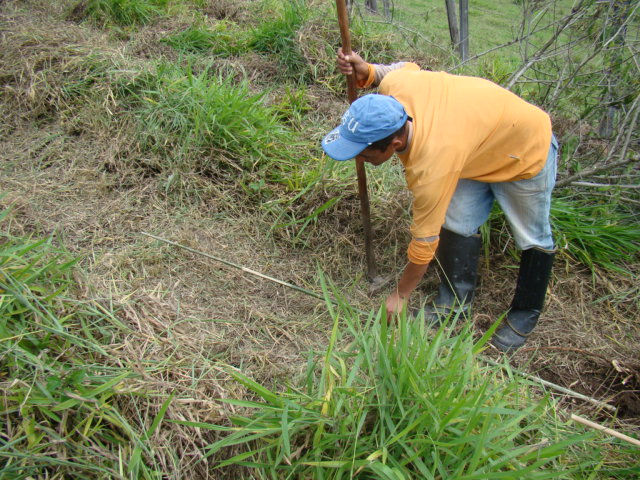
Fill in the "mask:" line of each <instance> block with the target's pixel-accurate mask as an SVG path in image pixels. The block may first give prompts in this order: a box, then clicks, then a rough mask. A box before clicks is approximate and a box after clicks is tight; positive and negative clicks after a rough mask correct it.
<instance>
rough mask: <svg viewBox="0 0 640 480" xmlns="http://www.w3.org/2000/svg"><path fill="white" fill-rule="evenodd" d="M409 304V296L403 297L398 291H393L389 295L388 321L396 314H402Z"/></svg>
mask: <svg viewBox="0 0 640 480" xmlns="http://www.w3.org/2000/svg"><path fill="white" fill-rule="evenodd" d="M406 304H407V297H401V296H400V295H399V294H398V292H393V293H392V294H390V295H389V296H388V297H387V321H390V320H391V319H392V318H393V317H394V316H395V315H400V314H401V313H402V309H403V308H404V306H405V305H406Z"/></svg>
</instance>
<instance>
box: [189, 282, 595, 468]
mask: <svg viewBox="0 0 640 480" xmlns="http://www.w3.org/2000/svg"><path fill="white" fill-rule="evenodd" d="M327 291H328V290H327V289H326V288H325V293H326V292H327ZM334 293H335V292H334ZM327 307H328V308H329V310H330V312H331V314H332V317H333V329H332V331H331V336H330V340H329V346H328V348H327V351H326V352H325V354H324V355H323V356H322V357H321V358H320V359H318V358H316V357H314V356H313V355H310V357H309V362H308V366H307V370H306V375H305V377H304V378H303V379H302V380H301V382H300V383H299V386H298V387H290V388H289V389H288V390H287V391H286V392H283V393H280V392H278V391H276V390H271V389H268V388H266V387H265V386H263V385H261V384H259V383H257V382H255V381H254V380H252V379H251V378H249V377H248V376H246V375H244V374H243V373H242V372H240V371H239V370H236V369H233V368H231V367H229V369H228V372H229V373H230V375H232V376H233V377H234V378H235V379H236V380H237V381H238V382H239V383H241V384H242V385H243V386H244V387H245V388H247V389H248V390H249V391H250V392H251V393H253V394H254V395H255V397H256V398H257V400H255V401H246V400H245V401H239V400H234V399H227V400H225V401H226V402H227V403H228V404H230V405H232V406H233V407H234V408H235V409H236V410H237V409H238V408H242V409H244V410H245V411H247V412H248V413H246V414H245V415H236V416H234V417H232V422H233V426H232V427H225V426H220V425H214V424H206V423H204V424H203V423H198V424H197V426H198V427H201V428H208V429H212V430H218V431H223V432H227V433H228V435H227V436H226V437H224V438H223V439H221V440H219V441H217V442H216V443H213V444H211V445H209V447H208V448H207V450H206V452H207V455H214V454H216V453H218V452H220V451H221V450H223V449H227V448H229V447H231V446H234V448H235V449H236V450H235V451H236V452H237V448H238V447H239V446H241V447H242V448H241V453H237V454H236V455H234V456H233V457H231V458H229V459H228V460H226V461H223V462H221V463H220V464H218V468H224V467H226V466H229V465H240V466H244V467H249V468H252V469H253V470H254V471H255V472H256V475H257V477H258V478H274V479H275V478H317V479H346V478H355V477H358V478H360V477H361V478H381V479H389V480H391V479H394V480H397V479H411V478H431V479H435V478H469V479H472V478H497V477H499V478H513V479H522V478H536V479H542V478H569V477H570V474H571V472H573V471H575V470H579V469H584V468H588V467H589V466H590V465H594V464H596V463H597V461H598V460H597V458H596V455H593V452H586V453H585V452H582V454H581V455H579V456H577V457H576V456H575V455H576V453H575V452H574V451H572V449H573V447H574V446H578V445H580V446H581V445H582V444H583V442H584V441H585V440H586V439H587V438H589V436H588V435H579V434H575V433H574V432H571V431H570V430H569V429H568V428H567V427H566V426H565V425H564V424H562V422H561V421H560V420H559V419H558V418H557V417H556V416H555V414H554V405H553V404H552V403H551V402H550V400H549V399H548V398H542V399H537V398H535V396H534V395H533V393H532V389H531V388H530V386H531V385H530V384H529V383H528V382H527V381H525V380H522V379H518V378H516V377H505V376H503V375H501V374H500V373H499V371H498V370H496V369H495V368H491V367H486V366H481V365H480V364H479V363H478V362H476V356H477V355H478V353H479V352H480V351H481V350H482V349H483V348H484V345H485V344H486V342H487V341H488V339H489V337H490V335H491V334H492V333H493V330H494V329H495V326H494V328H492V329H490V330H489V331H488V332H487V334H486V335H484V336H483V337H482V339H480V340H479V341H478V342H474V340H473V335H472V329H471V327H470V325H469V324H465V325H461V326H460V328H459V329H458V332H457V333H455V332H454V329H453V328H451V326H447V325H443V326H441V328H439V329H438V331H437V332H436V333H435V335H432V334H430V332H429V329H428V328H427V327H425V324H424V321H423V320H422V319H417V321H411V320H409V319H407V316H406V315H402V316H401V318H400V319H399V322H398V324H397V325H393V326H389V325H388V324H387V321H386V318H385V316H384V313H383V311H382V310H380V311H379V312H378V314H377V315H373V314H370V315H369V318H368V320H367V321H366V323H365V325H364V326H362V322H361V319H360V317H359V314H358V313H356V312H354V311H353V310H352V309H351V308H350V307H349V306H348V305H346V304H345V303H344V302H341V301H339V305H338V307H337V310H334V309H333V306H332V304H331V303H330V302H329V301H328V302H327ZM342 323H344V325H345V326H346V329H347V331H348V337H349V338H350V339H351V341H350V343H349V344H348V345H347V347H346V348H344V349H342V350H341V349H339V348H338V345H339V344H340V343H341V340H346V339H345V338H341V334H340V325H341V324H342ZM496 326H497V325H496ZM345 336H347V335H345ZM178 423H180V424H184V425H188V426H196V425H195V424H193V423H192V422H178ZM591 455H593V457H591Z"/></svg>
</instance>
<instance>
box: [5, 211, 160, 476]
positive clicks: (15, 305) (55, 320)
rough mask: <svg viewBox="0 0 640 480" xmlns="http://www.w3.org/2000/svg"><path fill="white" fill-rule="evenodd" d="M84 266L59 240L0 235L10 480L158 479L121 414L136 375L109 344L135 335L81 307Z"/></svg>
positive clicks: (139, 437)
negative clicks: (66, 479) (75, 291)
mask: <svg viewBox="0 0 640 480" xmlns="http://www.w3.org/2000/svg"><path fill="white" fill-rule="evenodd" d="M6 214H7V212H6V211H5V212H3V213H2V215H0V220H2V217H4V216H5V215H6ZM75 263H76V260H74V259H73V258H71V257H70V256H69V255H68V254H67V253H66V252H65V251H64V250H62V249H60V248H56V247H55V246H54V245H53V242H52V240H51V239H49V238H45V239H42V240H31V239H27V238H19V237H18V238H16V237H12V236H10V235H9V234H7V233H4V232H3V233H1V234H0V377H1V378H2V381H3V383H2V399H3V402H2V404H1V407H0V408H1V411H0V424H1V425H2V432H3V437H2V438H1V439H0V463H2V464H3V468H2V471H1V472H0V478H3V479H4V478H7V479H8V478H11V479H20V478H25V479H26V478H36V477H45V476H46V477H49V476H54V475H60V474H64V475H71V476H72V477H73V478H104V479H108V478H109V479H110V478H122V476H129V477H130V478H157V475H156V473H155V472H154V469H153V468H150V467H149V466H148V464H147V462H146V460H145V459H144V457H143V456H142V455H143V454H145V455H146V454H148V452H149V447H148V445H147V444H146V442H145V438H146V437H145V432H144V431H141V430H140V429H139V428H138V427H137V426H135V424H132V421H131V418H128V413H126V412H124V411H122V410H121V409H120V408H119V399H121V398H122V397H123V396H124V395H126V394H127V391H128V388H127V382H128V381H129V380H130V379H132V378H134V377H135V376H136V374H134V372H133V371H131V370H130V369H128V368H125V367H119V366H116V365H118V364H119V363H120V362H119V360H118V359H117V358H114V356H113V355H114V354H113V353H111V352H110V351H109V347H108V345H109V344H111V343H112V342H113V341H114V339H115V335H116V334H117V332H119V331H121V329H122V330H126V329H125V328H124V326H123V325H122V324H121V323H120V322H119V321H118V320H117V319H116V317H114V316H113V314H111V313H110V312H108V311H106V310H104V309H102V308H101V307H98V306H97V305H91V304H88V303H82V302H78V301H75V300H73V298H72V296H71V295H70V293H71V292H70V290H71V289H72V288H73V286H74V283H75V282H74V281H73V280H72V271H73V269H74V266H75ZM161 413H163V412H161ZM157 418H158V422H159V421H160V419H161V418H162V415H158V417H157ZM146 433H147V434H149V432H146ZM151 433H152V432H151Z"/></svg>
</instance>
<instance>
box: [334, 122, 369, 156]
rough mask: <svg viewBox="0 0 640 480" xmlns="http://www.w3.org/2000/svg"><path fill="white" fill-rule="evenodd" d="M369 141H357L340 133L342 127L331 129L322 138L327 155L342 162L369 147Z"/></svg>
mask: <svg viewBox="0 0 640 480" xmlns="http://www.w3.org/2000/svg"><path fill="white" fill-rule="evenodd" d="M368 146H369V144H367V143H356V142H352V141H351V140H347V139H346V138H344V137H343V136H342V135H340V127H337V128H334V129H333V130H331V131H330V132H329V133H328V134H327V135H326V136H325V137H324V138H323V139H322V148H323V150H324V151H325V153H326V154H327V155H329V156H330V157H331V158H333V159H334V160H338V161H340V162H342V161H344V160H349V159H351V158H354V157H355V156H356V155H358V154H359V153H360V152H361V151H363V150H364V149H365V148H367V147H368Z"/></svg>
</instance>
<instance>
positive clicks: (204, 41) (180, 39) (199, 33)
mask: <svg viewBox="0 0 640 480" xmlns="http://www.w3.org/2000/svg"><path fill="white" fill-rule="evenodd" d="M161 41H162V42H163V43H166V44H167V45H169V46H171V47H172V48H174V49H175V50H177V51H179V52H183V53H203V52H206V53H208V54H213V55H219V56H224V57H227V56H231V55H236V54H238V53H240V52H242V51H243V50H244V48H245V43H246V42H245V40H244V38H243V32H240V31H237V30H234V29H233V28H232V25H231V24H229V23H227V22H224V21H221V22H218V24H217V25H216V27H215V28H214V29H210V28H207V27H204V26H198V25H191V26H190V27H189V28H187V29H185V30H183V31H182V32H179V33H175V34H173V35H169V36H168V37H166V38H164V39H162V40H161Z"/></svg>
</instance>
